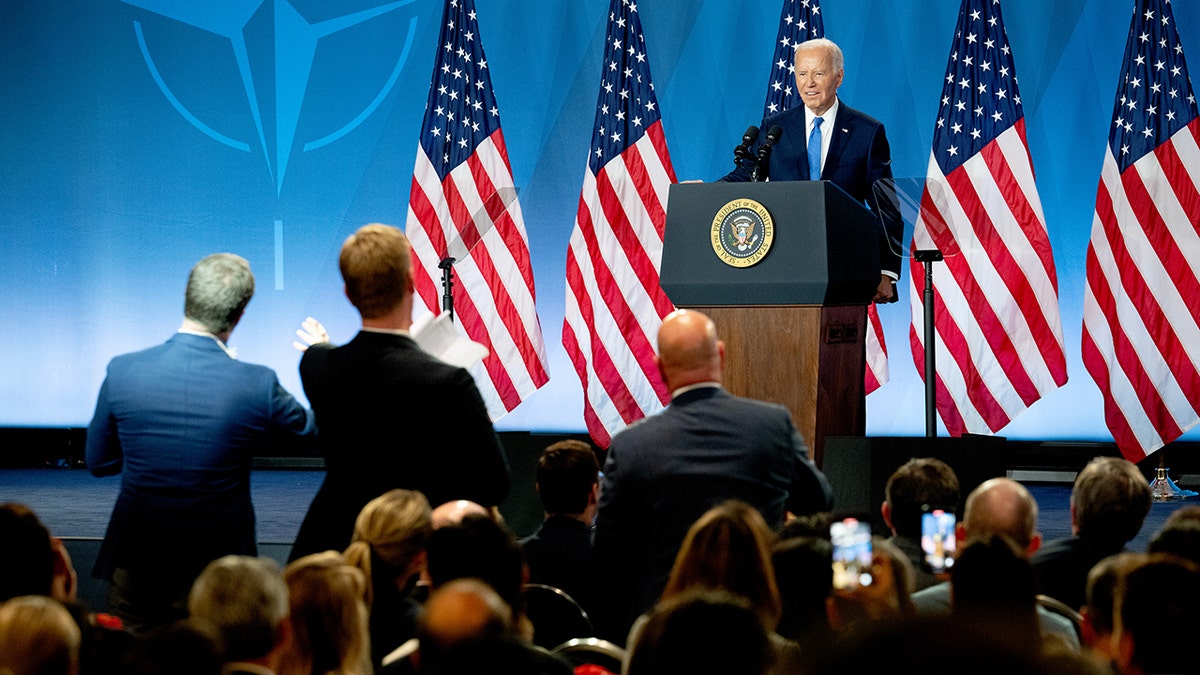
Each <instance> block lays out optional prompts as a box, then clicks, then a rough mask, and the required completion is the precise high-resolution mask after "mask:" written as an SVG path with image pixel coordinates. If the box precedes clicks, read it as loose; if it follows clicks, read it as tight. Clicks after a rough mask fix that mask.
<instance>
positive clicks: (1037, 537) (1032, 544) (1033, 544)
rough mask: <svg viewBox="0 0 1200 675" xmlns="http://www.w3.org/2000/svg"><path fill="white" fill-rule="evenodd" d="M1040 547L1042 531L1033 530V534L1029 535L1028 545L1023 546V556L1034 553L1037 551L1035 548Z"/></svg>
mask: <svg viewBox="0 0 1200 675" xmlns="http://www.w3.org/2000/svg"><path fill="white" fill-rule="evenodd" d="M1041 547H1042V533H1041V532H1034V533H1033V536H1032V537H1030V539H1029V546H1026V547H1025V556H1026V557H1029V556H1031V555H1033V554H1034V553H1037V550H1038V549H1039V548H1041Z"/></svg>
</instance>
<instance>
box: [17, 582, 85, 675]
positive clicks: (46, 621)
mask: <svg viewBox="0 0 1200 675" xmlns="http://www.w3.org/2000/svg"><path fill="white" fill-rule="evenodd" d="M79 643H80V633H79V626H77V625H76V624H75V620H74V619H72V618H71V615H70V613H68V612H67V610H66V608H64V607H63V606H62V604H60V603H59V602H58V601H57V600H54V599H53V598H49V597H46V596H43V595H22V596H18V597H15V598H12V599H10V600H7V601H6V602H3V603H0V673H4V674H5V675H76V674H77V673H79Z"/></svg>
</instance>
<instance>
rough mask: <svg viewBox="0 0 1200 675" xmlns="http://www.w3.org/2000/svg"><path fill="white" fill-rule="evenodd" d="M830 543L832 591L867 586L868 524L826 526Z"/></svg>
mask: <svg viewBox="0 0 1200 675" xmlns="http://www.w3.org/2000/svg"><path fill="white" fill-rule="evenodd" d="M829 538H830V540H831V541H832V542H833V587H834V588H855V587H858V586H867V585H870V583H871V524H870V523H868V522H866V521H863V520H858V519H857V518H845V519H842V520H841V521H838V522H834V523H832V524H831V525H830V526H829Z"/></svg>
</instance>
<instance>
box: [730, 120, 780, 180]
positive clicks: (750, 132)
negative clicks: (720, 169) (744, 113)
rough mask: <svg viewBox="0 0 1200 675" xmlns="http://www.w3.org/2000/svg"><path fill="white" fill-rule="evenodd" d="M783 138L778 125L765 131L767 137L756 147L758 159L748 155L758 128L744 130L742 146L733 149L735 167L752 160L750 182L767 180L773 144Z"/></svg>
mask: <svg viewBox="0 0 1200 675" xmlns="http://www.w3.org/2000/svg"><path fill="white" fill-rule="evenodd" d="M780 136H783V127H780V126H779V125H778V124H776V125H775V126H773V127H771V128H770V129H769V130H768V131H767V137H766V138H764V139H763V142H762V143H761V144H760V145H759V146H758V157H757V158H755V157H752V156H751V154H750V146H751V145H753V144H754V141H755V140H757V139H758V127H756V126H750V127H748V128H747V129H746V133H744V134H742V144H741V145H739V146H737V147H736V148H734V149H733V161H734V163H735V164H737V165H739V166H740V165H741V163H742V162H743V161H745V160H748V159H754V160H755V162H754V170H753V171H752V172H751V173H750V180H751V181H755V182H757V181H761V180H764V179H766V178H767V171H768V170H769V169H768V167H769V165H770V162H771V150H772V148H774V147H775V144H776V143H778V142H779V137H780Z"/></svg>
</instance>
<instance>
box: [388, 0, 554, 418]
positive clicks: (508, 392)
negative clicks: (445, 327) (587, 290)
mask: <svg viewBox="0 0 1200 675" xmlns="http://www.w3.org/2000/svg"><path fill="white" fill-rule="evenodd" d="M405 229H406V232H407V233H408V237H409V239H410V240H411V242H412V249H413V258H414V260H415V261H416V263H417V264H416V265H415V268H416V269H415V274H414V276H415V285H416V293H417V295H418V297H419V298H420V300H421V303H420V304H423V305H424V306H425V308H427V309H428V310H429V311H430V312H435V313H436V312H438V311H439V308H440V298H441V270H440V269H438V263H439V262H441V261H442V260H443V259H444V258H446V257H447V256H453V257H455V258H458V260H457V261H456V262H455V263H454V273H455V280H454V281H455V284H454V291H455V292H454V313H455V318H456V319H457V320H458V321H459V323H460V325H461V326H462V328H463V329H464V330H465V331H466V334H467V336H468V337H470V338H471V339H472V340H474V341H476V342H479V343H481V344H483V345H484V346H486V347H487V348H488V352H489V354H488V356H487V357H486V358H485V359H484V360H483V363H482V364H479V365H478V366H476V368H475V372H474V373H473V374H474V375H475V382H476V384H477V385H478V386H479V391H480V393H481V394H482V395H483V398H484V401H485V402H486V403H487V406H488V412H489V413H490V414H491V416H492V418H493V419H496V418H498V417H501V416H503V415H504V414H505V413H506V412H508V411H511V410H512V409H513V408H515V407H517V404H519V403H520V402H521V401H522V400H524V399H525V398H526V397H527V396H529V395H530V394H531V393H533V392H534V391H535V390H536V389H537V388H538V387H540V386H542V385H543V384H545V383H546V381H547V380H548V379H549V377H548V375H547V362H546V349H545V346H544V344H543V343H542V328H541V325H540V324H539V323H538V317H537V312H536V311H535V309H534V299H535V292H534V287H533V268H532V267H531V265H530V263H529V240H528V238H527V236H526V234H525V224H524V221H523V219H522V217H521V207H520V204H519V203H518V202H517V199H516V189H515V187H514V185H513V178H512V168H511V166H510V165H509V162H508V151H507V150H506V149H505V146H504V133H503V132H502V131H501V129H500V111H499V109H498V108H497V106H496V97H495V95H494V94H493V91H492V81H491V76H490V75H489V70H488V62H487V59H486V58H485V57H484V53H483V43H482V40H481V38H480V35H479V24H478V22H477V20H476V15H475V2H474V0H449V2H447V4H446V6H445V10H444V12H443V14H442V29H441V37H440V39H439V40H438V50H437V57H436V59H435V60H434V67H433V78H432V84H431V85H430V90H429V101H428V103H427V104H426V106H425V119H424V121H423V122H422V126H421V134H420V141H419V147H418V148H417V162H416V168H415V169H413V179H412V189H411V192H410V196H409V203H408V224H407V226H406V228H405Z"/></svg>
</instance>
